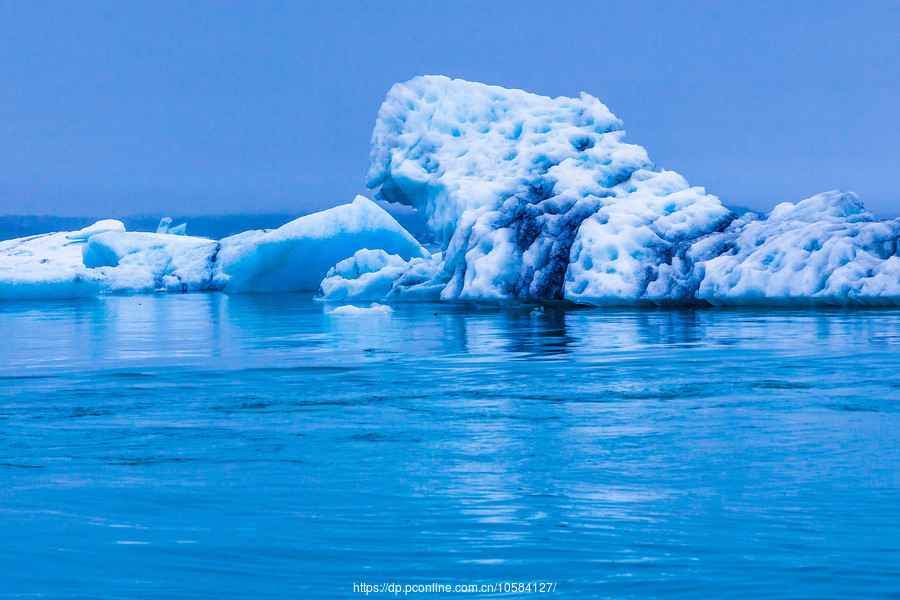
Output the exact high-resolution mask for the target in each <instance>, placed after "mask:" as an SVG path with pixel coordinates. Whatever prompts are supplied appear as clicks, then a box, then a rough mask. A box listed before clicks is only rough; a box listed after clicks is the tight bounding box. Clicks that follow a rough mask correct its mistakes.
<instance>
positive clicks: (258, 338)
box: [0, 294, 900, 598]
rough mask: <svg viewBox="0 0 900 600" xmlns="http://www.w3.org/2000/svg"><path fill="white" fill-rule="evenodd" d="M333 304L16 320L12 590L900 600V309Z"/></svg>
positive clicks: (204, 301)
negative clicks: (383, 310) (539, 585)
mask: <svg viewBox="0 0 900 600" xmlns="http://www.w3.org/2000/svg"><path fill="white" fill-rule="evenodd" d="M327 310H328V307H327V306H324V305H322V304H320V303H316V302H313V301H312V300H311V299H310V298H309V297H306V296H296V295H280V296H270V297H262V296H260V297H257V296H222V295H219V294H198V295H143V296H122V297H107V298H104V299H101V300H86V301H66V302H32V303H3V304H0V334H2V335H0V340H2V344H0V597H3V598H7V597H8V598H18V597H24V598H32V597H34V598H37V597H40V598H151V597H152V598H303V597H356V598H362V597H364V596H363V595H362V594H355V593H354V592H353V584H354V583H362V582H368V583H377V584H381V583H385V582H397V583H400V584H416V583H428V582H440V583H450V584H458V583H487V582H519V581H549V582H557V588H556V592H555V593H554V594H550V595H549V597H559V598H563V597H565V598H585V597H610V598H711V597H720V598H727V597H736V598H737V597H755V598H810V597H823V598H826V597H827V598H847V597H856V598H889V597H891V598H898V597H900V419H898V407H900V403H898V400H900V312H881V311H858V312H846V311H776V312H764V311H728V310H693V311H602V310H572V309H568V310H564V309H559V310H553V309H547V311H546V312H544V313H543V314H534V313H533V312H532V308H531V307H506V308H497V307H471V306H470V307H462V306H453V305H422V304H420V305H407V306H398V307H396V311H395V312H394V313H393V314H390V315H364V316H337V315H329V314H327ZM528 596H529V595H527V594H526V595H524V596H523V595H517V596H513V595H503V594H495V595H493V596H490V597H496V598H500V597H519V598H522V597H528ZM370 597H372V596H370ZM374 597H388V596H386V595H384V596H379V595H375V596H374ZM420 597H426V596H425V595H420ZM432 597H433V596H432ZM457 597H460V596H457ZM466 597H478V595H476V594H470V595H467V596H466ZM544 597H548V596H544Z"/></svg>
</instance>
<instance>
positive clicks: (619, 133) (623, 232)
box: [321, 76, 900, 305]
mask: <svg viewBox="0 0 900 600" xmlns="http://www.w3.org/2000/svg"><path fill="white" fill-rule="evenodd" d="M624 135H625V132H624V131H623V130H622V123H621V121H619V120H618V119H617V118H616V117H615V116H614V115H613V114H612V113H611V112H610V111H609V110H608V109H607V108H606V106H604V105H603V104H601V103H600V102H599V101H598V100H597V99H596V98H593V97H592V96H589V95H587V94H582V95H581V96H580V97H579V98H547V97H544V96H538V95H534V94H529V93H526V92H523V91H520V90H507V89H503V88H500V87H496V86H488V85H483V84H479V83H471V82H467V81H461V80H450V79H448V78H446V77H438V76H428V77H417V78H415V79H412V80H411V81H409V82H407V83H404V84H397V85H395V86H394V87H393V88H391V90H390V92H389V94H388V96H387V99H386V100H385V102H384V104H383V105H382V107H381V110H380V111H379V114H378V120H377V122H376V125H375V130H374V133H373V135H372V151H371V155H370V168H369V173H368V181H367V185H368V187H369V188H371V189H375V188H378V187H380V188H381V189H380V192H379V197H380V198H381V199H383V200H386V201H389V202H397V203H401V204H405V205H409V206H412V207H414V208H415V209H417V210H418V211H419V212H420V213H422V214H423V216H424V217H425V218H426V219H427V222H428V225H429V227H430V228H431V229H432V231H433V233H434V235H435V239H436V241H437V242H438V243H439V244H440V246H441V251H442V253H441V255H440V256H439V257H438V258H436V259H435V260H425V259H421V258H417V259H415V260H411V261H407V260H404V259H402V257H397V256H390V255H388V254H378V253H375V254H373V253H367V252H363V253H359V254H357V255H356V256H354V257H353V258H351V259H348V260H345V261H343V262H342V263H340V264H339V265H337V266H336V267H335V268H334V269H333V270H332V271H331V272H330V273H329V275H328V277H327V278H326V279H325V281H323V282H322V288H321V290H322V296H323V297H324V298H325V299H328V300H379V299H382V298H384V299H389V300H390V299H395V300H397V299H417V298H437V297H440V298H443V299H476V298H477V299H497V300H499V299H510V298H524V299H537V300H561V299H566V300H571V301H574V302H579V303H585V304H593V305H610V304H641V303H646V304H663V303H667V302H682V303H683V302H708V303H711V304H735V303H751V302H752V303H798V302H801V303H802V302H805V303H810V302H821V303H832V304H847V303H866V304H871V303H885V302H895V300H896V299H897V298H900V290H898V284H897V281H898V269H897V265H898V262H900V259H898V256H897V255H898V248H897V241H896V240H897V233H898V229H900V223H898V221H877V220H876V219H875V218H874V217H873V216H872V215H871V214H870V213H868V212H867V211H865V209H864V208H863V207H862V205H861V204H860V203H859V201H858V200H857V199H856V197H855V196H853V195H852V194H841V193H838V192H831V193H827V194H823V195H820V196H816V197H814V198H810V199H808V200H805V201H803V202H800V203H798V204H797V205H793V204H783V205H780V206H778V207H776V209H775V210H774V211H773V212H772V213H771V214H770V215H769V216H768V218H761V217H759V216H758V215H754V214H747V215H743V216H741V217H740V218H738V215H736V214H734V213H732V212H731V211H730V210H728V209H727V208H726V207H724V206H723V205H722V204H721V203H720V201H719V199H718V198H716V197H715V196H712V195H709V194H707V193H705V191H704V190H703V188H698V187H691V186H690V185H688V183H687V182H686V181H685V180H684V178H683V177H681V176H680V175H678V174H677V173H674V172H671V171H665V170H661V169H657V168H656V167H655V166H654V165H653V164H652V163H651V162H650V160H649V159H648V157H647V154H646V152H645V150H644V149H643V148H641V147H640V146H636V145H633V144H628V143H626V142H625V141H624Z"/></svg>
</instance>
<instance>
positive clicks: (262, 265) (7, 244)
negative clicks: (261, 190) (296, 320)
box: [0, 196, 430, 299]
mask: <svg viewBox="0 0 900 600" xmlns="http://www.w3.org/2000/svg"><path fill="white" fill-rule="evenodd" d="M165 221H166V220H165V219H164V220H163V224H164V225H166V227H162V226H161V227H160V232H158V233H147V232H134V231H125V226H124V225H123V224H122V223H121V222H119V221H111V220H108V221H100V222H98V223H96V224H94V225H92V226H90V227H87V228H85V229H82V230H80V231H77V232H71V233H68V232H62V233H49V234H44V235H37V236H32V237H28V238H19V239H15V240H8V241H4V242H0V299H32V298H68V297H80V296H93V295H97V294H99V293H104V292H107V293H109V292H150V291H177V292H186V291H197V290H222V291H225V292H265V291H303V290H309V291H315V290H317V289H318V288H319V284H320V282H321V281H322V278H323V277H324V276H325V274H326V273H327V272H328V270H329V269H330V268H331V267H333V266H334V265H335V264H336V263H339V262H341V261H342V260H344V259H347V258H349V257H351V256H353V255H354V253H356V252H357V251H361V250H363V249H372V251H381V252H387V253H390V254H391V256H396V257H397V260H401V261H403V262H404V264H406V261H409V260H412V259H420V260H424V259H430V254H429V253H428V252H427V251H426V250H425V249H424V248H423V247H422V246H421V245H420V244H419V242H417V241H416V240H415V238H413V237H412V236H411V235H410V234H409V233H408V232H407V231H406V230H404V229H403V228H402V227H401V226H400V225H399V224H398V223H397V221H396V220H394V218H393V217H391V215H390V214H388V213H387V212H386V211H385V210H384V209H382V208H381V207H379V206H378V205H377V204H375V203H374V202H372V201H371V200H368V199H367V198H364V197H362V196H358V197H357V198H356V199H355V200H354V201H353V202H352V203H350V204H346V205H342V206H338V207H335V208H332V209H329V210H325V211H322V212H319V213H315V214H312V215H307V216H304V217H300V218H299V219H296V220H294V221H291V222H290V223H288V224H286V225H283V226H282V227H279V228H278V229H274V230H270V231H248V232H244V233H241V234H238V235H235V236H232V237H229V238H225V239H223V240H221V241H216V240H211V239H206V238H200V237H191V236H187V235H184V231H183V228H181V227H179V228H178V229H176V230H175V233H173V229H172V228H169V227H168V223H166V222H165Z"/></svg>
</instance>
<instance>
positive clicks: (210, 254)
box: [82, 231, 219, 292]
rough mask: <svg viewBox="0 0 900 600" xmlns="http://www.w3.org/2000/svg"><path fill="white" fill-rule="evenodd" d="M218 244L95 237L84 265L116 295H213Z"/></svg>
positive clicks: (161, 236) (128, 235)
mask: <svg viewBox="0 0 900 600" xmlns="http://www.w3.org/2000/svg"><path fill="white" fill-rule="evenodd" d="M218 246H219V244H218V243H217V242H215V241H214V240H209V239H206V238H198V237H189V236H185V235H173V234H169V233H144V232H115V231H108V232H104V233H98V234H96V235H92V236H91V237H90V238H89V239H88V240H87V243H86V244H85V247H84V255H83V258H82V260H83V263H84V266H85V267H88V268H91V269H93V270H94V272H95V273H96V275H97V277H98V278H99V279H100V280H101V281H102V282H103V286H104V289H106V290H107V291H113V292H126V291H130V292H134V291H136V292H151V291H178V292H183V291H196V290H203V289H210V282H211V281H212V278H213V269H214V267H215V262H214V257H215V255H216V252H217V250H218Z"/></svg>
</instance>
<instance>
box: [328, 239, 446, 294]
mask: <svg viewBox="0 0 900 600" xmlns="http://www.w3.org/2000/svg"><path fill="white" fill-rule="evenodd" d="M440 267H441V264H440V259H439V257H435V258H432V257H429V258H418V257H417V258H413V259H411V260H408V261H407V260H404V259H403V258H401V257H400V256H398V255H396V254H388V253H387V252H385V251H384V250H359V251H357V252H356V254H354V255H353V256H352V257H350V258H348V259H345V260H342V261H341V262H339V263H338V264H337V265H335V266H334V267H333V268H332V269H331V270H329V271H328V274H327V275H326V277H325V279H323V280H322V283H321V286H320V291H319V295H320V297H321V298H323V299H324V300H328V301H354V302H360V301H364V300H380V299H382V298H384V299H387V300H392V301H397V300H436V299H438V298H439V297H440V293H441V290H442V289H443V285H441V284H434V285H431V286H428V285H422V284H423V283H424V282H433V281H435V279H437V278H438V276H439V274H440ZM443 283H446V281H444V282H443Z"/></svg>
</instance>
